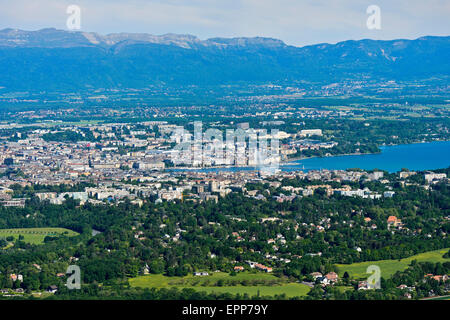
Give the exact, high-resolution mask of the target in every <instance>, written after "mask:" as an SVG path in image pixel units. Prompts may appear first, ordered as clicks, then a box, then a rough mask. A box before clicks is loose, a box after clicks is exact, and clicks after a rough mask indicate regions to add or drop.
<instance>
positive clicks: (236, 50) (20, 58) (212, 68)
mask: <svg viewBox="0 0 450 320" xmlns="http://www.w3.org/2000/svg"><path fill="white" fill-rule="evenodd" d="M449 53H450V36H444V37H439V36H424V37H420V38H417V39H414V40H409V39H395V40H371V39H362V40H347V41H342V42H339V43H336V44H327V43H320V44H316V45H309V46H304V47H295V46H290V45H287V44H285V43H284V42H283V41H281V40H278V39H273V38H264V37H254V38H245V37H240V38H210V39H206V40H200V39H199V38H197V37H196V36H192V35H176V34H165V35H160V36H154V35H150V34H130V33H116V34H109V35H106V36H102V35H99V34H96V33H83V32H78V31H76V32H72V31H64V30H57V29H52V28H47V29H42V30H39V31H23V30H19V29H3V30H0V74H2V77H0V87H4V90H8V91H14V90H30V91H36V90H39V91H47V90H56V91H68V90H69V91H71V92H73V91H77V90H83V89H86V88H117V87H127V88H143V87H148V86H149V85H152V84H155V83H158V84H161V83H162V84H167V85H210V84H233V83H241V82H245V83H265V82H280V81H288V82H289V81H299V80H305V81H314V82H322V83H324V84H325V83H331V82H339V81H347V80H358V81H360V80H411V81H421V80H424V79H429V78H437V79H442V81H444V83H449V78H450V59H449Z"/></svg>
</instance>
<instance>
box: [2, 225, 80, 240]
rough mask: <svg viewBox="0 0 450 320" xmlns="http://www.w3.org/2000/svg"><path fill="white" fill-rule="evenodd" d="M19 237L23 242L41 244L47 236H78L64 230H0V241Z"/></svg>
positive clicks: (75, 233)
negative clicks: (21, 237)
mask: <svg viewBox="0 0 450 320" xmlns="http://www.w3.org/2000/svg"><path fill="white" fill-rule="evenodd" d="M19 235H22V236H23V237H24V240H23V241H25V242H27V243H31V244H42V243H44V239H45V237H47V236H51V237H55V236H60V235H66V236H68V237H73V236H76V235H78V233H77V232H75V231H72V230H69V229H64V228H22V229H0V239H3V238H7V237H10V236H12V237H14V240H17V239H18V238H19Z"/></svg>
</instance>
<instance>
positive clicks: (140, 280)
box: [129, 272, 310, 297]
mask: <svg viewBox="0 0 450 320" xmlns="http://www.w3.org/2000/svg"><path fill="white" fill-rule="evenodd" d="M219 280H222V281H223V285H222V286H217V283H218V281H219ZM129 283H130V285H131V286H132V287H141V288H171V287H176V288H178V289H183V288H191V289H194V290H197V291H205V292H208V293H231V294H248V295H249V296H254V295H257V294H258V292H259V294H260V295H261V296H274V295H281V294H285V295H286V296H287V297H296V296H304V295H306V294H307V293H308V292H309V290H310V288H309V287H308V286H307V285H304V284H300V283H292V282H291V283H289V282H287V280H283V279H280V278H278V277H275V276H273V275H271V274H266V273H248V272H242V273H238V274H237V275H236V276H230V275H229V274H227V273H223V272H216V273H212V274H211V275H209V276H200V277H196V276H193V275H188V276H186V277H166V276H164V275H145V276H139V277H136V278H132V279H129ZM243 283H247V284H248V285H243Z"/></svg>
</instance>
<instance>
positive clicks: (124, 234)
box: [0, 181, 450, 297]
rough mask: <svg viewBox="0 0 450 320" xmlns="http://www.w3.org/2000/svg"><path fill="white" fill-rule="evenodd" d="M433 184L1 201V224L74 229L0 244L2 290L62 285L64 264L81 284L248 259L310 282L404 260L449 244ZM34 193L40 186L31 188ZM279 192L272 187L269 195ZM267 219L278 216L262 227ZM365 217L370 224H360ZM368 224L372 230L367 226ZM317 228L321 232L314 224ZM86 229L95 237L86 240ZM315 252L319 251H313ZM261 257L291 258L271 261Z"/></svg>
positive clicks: (444, 194) (443, 196) (444, 211)
mask: <svg viewBox="0 0 450 320" xmlns="http://www.w3.org/2000/svg"><path fill="white" fill-rule="evenodd" d="M284 183H286V184H294V185H295V184H299V185H301V184H304V183H305V182H302V181H284V182H283V184H284ZM312 183H313V182H312ZM259 187H260V186H258V185H255V186H254V188H259ZM378 187H380V188H381V186H378ZM433 189H434V190H433V191H431V192H430V191H428V190H425V189H423V188H417V187H414V186H406V187H402V186H401V185H399V186H397V187H395V188H394V190H395V192H396V196H395V199H388V198H382V199H378V200H373V199H362V198H354V197H338V196H330V197H328V196H326V195H325V194H316V195H314V196H310V197H303V198H296V199H295V200H294V201H292V202H283V203H279V202H277V201H275V200H273V199H272V198H271V197H268V200H267V201H260V200H256V199H253V198H248V197H246V196H244V195H243V194H242V193H231V194H229V195H228V196H226V197H225V198H223V199H221V200H220V201H219V202H218V203H215V202H212V201H210V202H203V203H194V202H189V201H185V202H180V201H176V202H163V203H161V204H155V203H153V202H151V201H146V202H145V203H144V205H143V206H142V207H139V206H136V205H132V204H131V203H130V202H129V201H124V202H122V203H119V204H117V205H114V206H111V205H106V204H105V205H95V206H94V205H92V204H89V203H87V204H85V205H83V206H80V205H79V203H78V201H75V200H72V199H67V200H66V201H65V203H64V204H63V205H52V204H49V203H48V202H45V201H44V202H40V201H38V200H37V199H36V198H33V199H31V200H30V201H29V202H28V203H27V206H26V207H25V208H5V207H0V228H27V227H64V228H69V229H72V230H74V231H77V232H79V233H80V235H79V236H76V237H71V238H68V237H61V238H58V239H54V240H53V241H48V242H46V243H45V244H43V245H31V244H27V243H24V242H23V241H16V242H15V243H14V246H12V247H10V248H8V249H3V250H2V254H1V255H0V272H1V273H0V274H1V275H3V280H2V281H3V282H1V283H0V287H14V286H20V287H22V288H24V289H26V290H37V289H46V287H47V286H48V285H50V284H57V285H58V284H59V285H63V281H64V279H65V278H64V277H57V276H56V274H57V273H64V272H65V270H66V268H67V266H68V265H69V264H71V263H76V264H77V265H79V266H80V268H81V270H82V279H83V283H84V284H85V285H89V284H100V283H102V284H105V283H110V284H111V285H112V284H114V283H116V282H118V281H123V279H127V278H129V277H135V276H137V275H139V274H142V272H143V270H144V268H147V267H148V269H149V272H151V273H154V274H165V275H167V276H184V275H186V274H188V273H191V272H194V271H197V270H223V271H228V272H231V271H232V268H233V266H234V265H235V262H237V263H238V264H241V265H245V261H248V260H250V261H257V262H261V263H264V264H266V265H268V266H272V267H274V270H275V272H274V273H275V274H276V275H280V276H281V275H283V276H287V277H290V278H292V279H295V280H307V279H308V275H309V273H311V272H315V271H320V272H322V273H327V272H330V271H336V269H335V267H334V265H335V264H336V263H352V262H358V261H371V260H380V259H400V258H405V257H408V256H411V255H414V254H417V253H420V252H424V251H429V250H435V249H441V248H447V247H450V243H449V240H448V238H447V237H445V236H442V235H443V234H447V233H448V232H449V222H448V221H446V220H445V217H446V216H447V215H448V213H449V208H448V203H450V188H449V187H448V186H447V185H446V184H444V183H442V184H438V185H435V186H434V187H433ZM33 190H42V189H40V187H38V186H34V187H33ZM280 190H281V189H279V188H278V189H272V190H271V194H276V193H277V192H280ZM21 191H22V192H26V190H25V189H23V190H21ZM390 215H396V216H397V217H398V218H401V219H402V221H403V223H404V228H403V229H402V230H392V229H389V228H388V226H387V223H386V220H387V217H388V216H390ZM265 217H277V218H279V219H280V220H278V221H272V222H264V223H262V222H261V218H265ZM365 217H370V218H371V219H372V221H371V222H370V223H366V222H365V221H364V218H365ZM235 218H239V219H235ZM372 224H374V225H376V226H377V229H375V230H373V229H372V228H370V226H371V225H372ZM318 225H323V226H325V227H326V228H325V229H324V230H318V229H317V228H316V226H318ZM92 229H95V230H98V231H100V232H101V233H100V234H97V235H95V236H92V233H91V232H92ZM234 232H237V233H238V234H239V236H240V240H238V239H237V237H235V236H233V235H232V234H233V233H234ZM280 235H281V236H282V237H283V239H285V243H279V242H276V245H277V248H276V249H275V248H274V247H273V245H274V244H273V243H268V240H269V239H278V238H279V236H280ZM174 238H176V240H174ZM277 241H278V240H277ZM357 247H359V248H361V250H360V252H359V251H358V250H356V249H355V248H357ZM319 252H320V253H321V255H320V256H319V255H314V254H317V253H319ZM311 254H312V255H311ZM266 255H277V256H278V257H280V258H289V259H290V260H291V262H290V263H288V264H285V263H282V262H279V260H278V261H276V260H270V259H267V258H266ZM299 257H302V258H299ZM73 258H75V261H76V262H73V260H74V259H73ZM33 264H37V265H39V266H40V267H41V269H40V270H38V269H37V268H36V267H33V266H32V265H33ZM11 273H16V274H19V273H20V274H23V275H24V281H23V283H18V282H15V283H11V282H9V280H8V276H9V274H11ZM327 290H328V289H327ZM330 290H331V289H330ZM314 292H315V291H313V293H312V294H311V296H312V297H314ZM355 294H360V293H355Z"/></svg>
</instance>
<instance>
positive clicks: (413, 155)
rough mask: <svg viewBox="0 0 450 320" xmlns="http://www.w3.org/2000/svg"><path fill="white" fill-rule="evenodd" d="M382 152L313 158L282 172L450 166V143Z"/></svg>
mask: <svg viewBox="0 0 450 320" xmlns="http://www.w3.org/2000/svg"><path fill="white" fill-rule="evenodd" d="M380 149H381V153H377V154H365V155H350V156H335V157H325V158H310V159H304V160H297V161H294V163H295V164H288V165H283V166H282V170H287V171H292V170H300V169H301V168H303V166H304V168H305V170H317V169H331V170H345V169H350V168H360V169H365V170H372V169H380V170H386V171H388V172H396V171H400V170H401V169H402V168H407V169H409V170H427V169H440V168H447V167H449V166H450V141H439V142H429V143H415V144H404V145H397V146H386V147H380Z"/></svg>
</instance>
